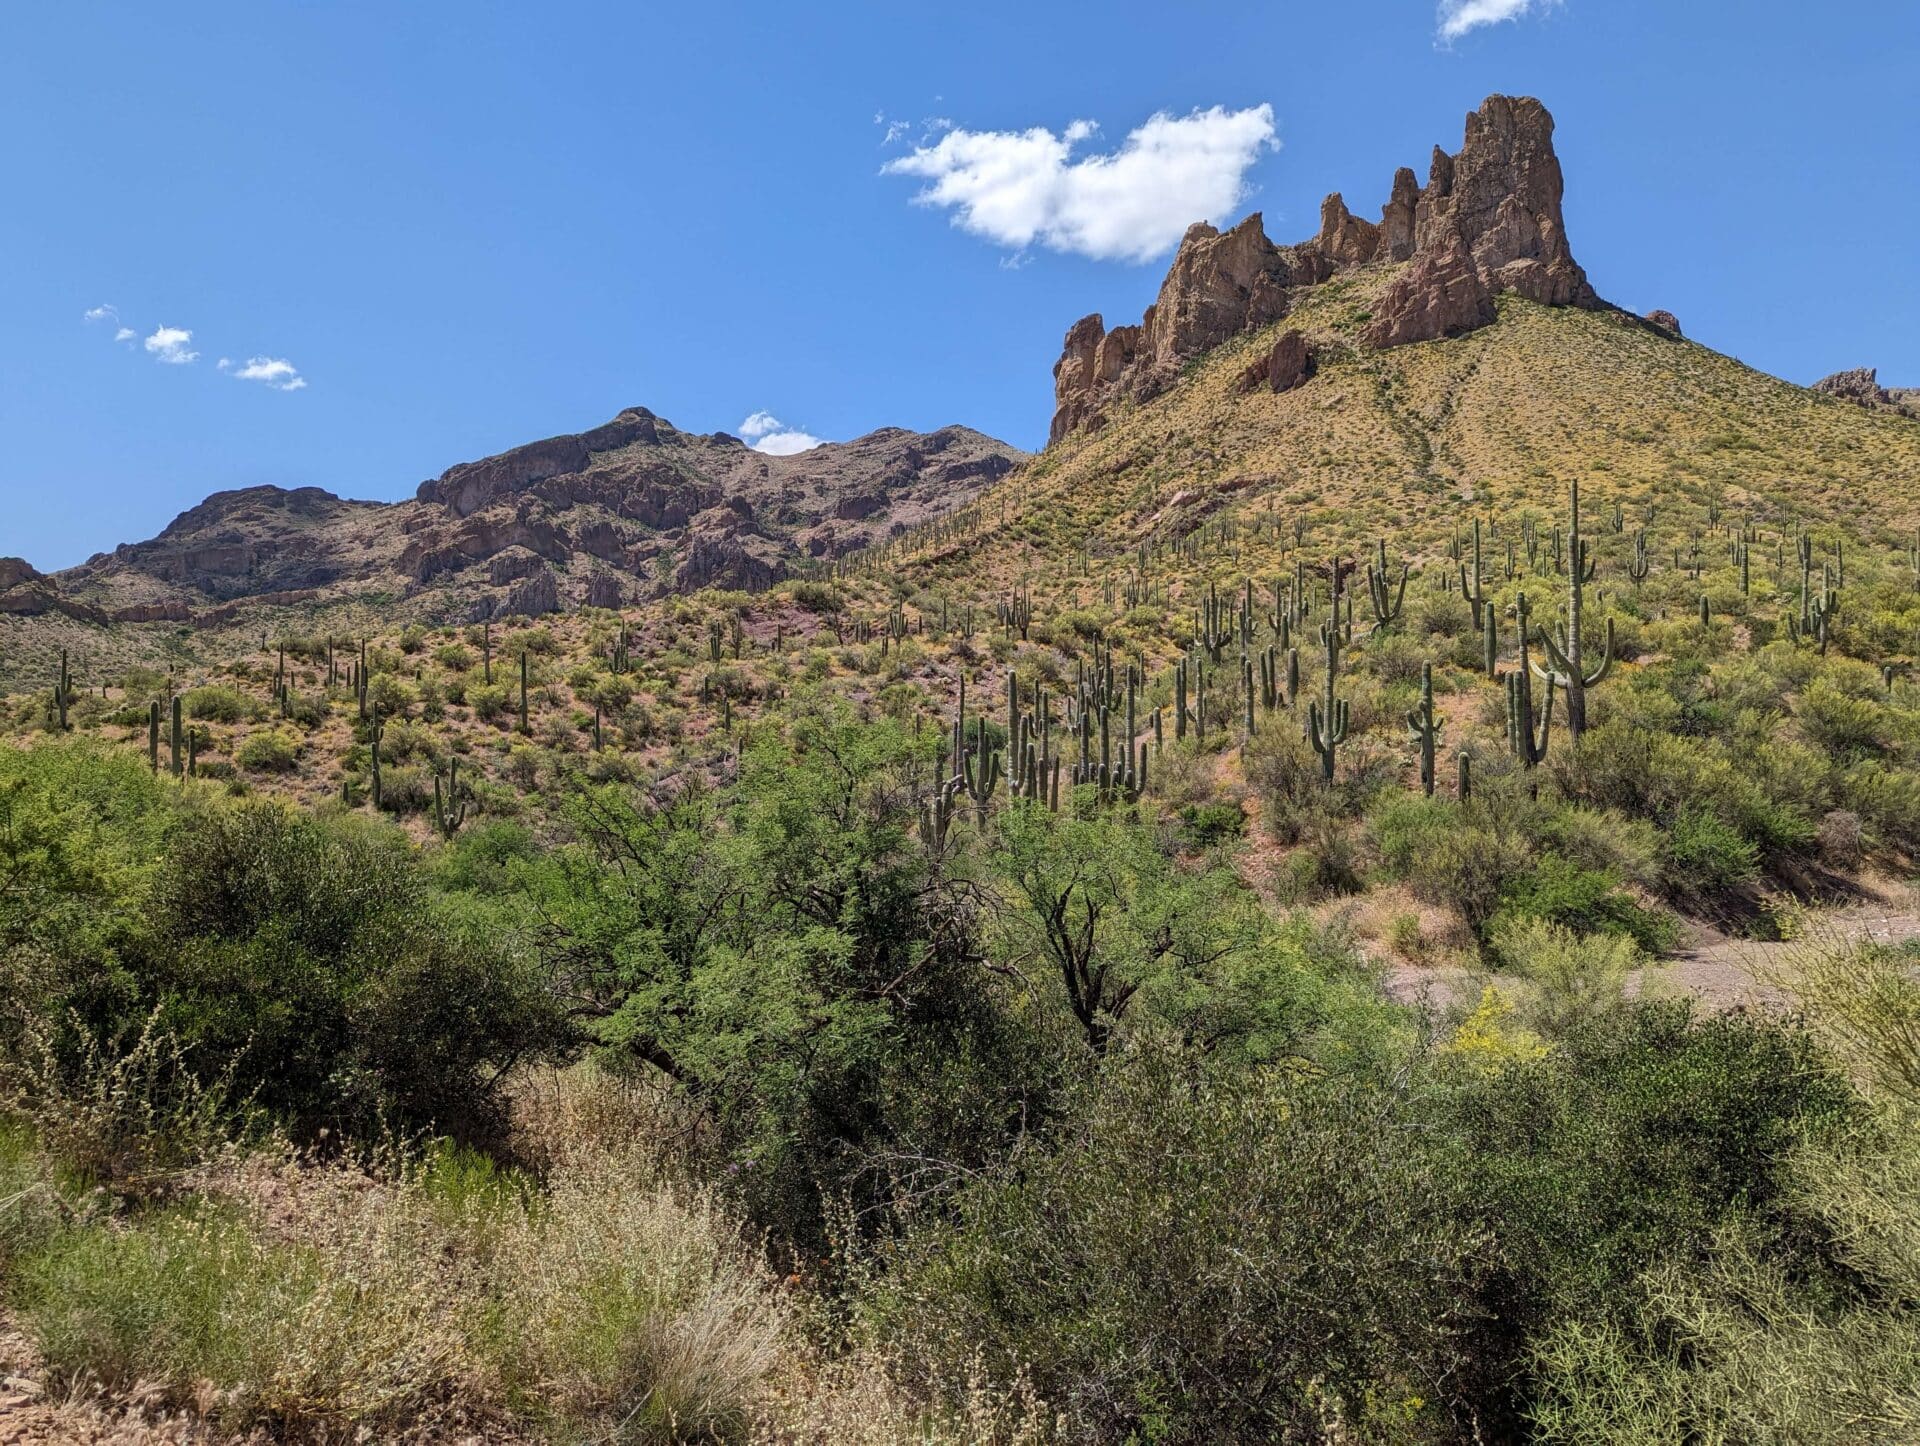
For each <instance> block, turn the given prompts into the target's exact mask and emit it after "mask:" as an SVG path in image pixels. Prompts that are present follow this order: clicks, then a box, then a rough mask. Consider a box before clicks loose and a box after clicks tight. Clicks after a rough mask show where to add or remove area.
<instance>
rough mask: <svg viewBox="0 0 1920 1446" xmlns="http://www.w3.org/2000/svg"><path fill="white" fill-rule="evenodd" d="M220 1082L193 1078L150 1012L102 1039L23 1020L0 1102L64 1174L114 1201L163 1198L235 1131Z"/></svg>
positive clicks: (236, 1118) (75, 1023)
mask: <svg viewBox="0 0 1920 1446" xmlns="http://www.w3.org/2000/svg"><path fill="white" fill-rule="evenodd" d="M55 1025H64V1026H68V1028H66V1029H64V1030H62V1029H57V1028H55V1027H54V1026H55ZM227 1086H228V1082H227V1080H226V1079H225V1078H223V1077H216V1078H214V1079H211V1080H208V1079H203V1078H201V1077H200V1076H198V1075H196V1074H195V1073H194V1072H193V1070H192V1069H191V1068H190V1067H189V1065H188V1062H187V1060H186V1057H185V1054H184V1052H183V1050H182V1049H181V1046H180V1042H179V1041H178V1040H177V1039H175V1038H174V1037H173V1036H172V1035H171V1034H169V1033H167V1032H166V1031H165V1030H164V1029H162V1028H161V1027H160V1022H159V1018H158V1015H157V1013H156V1014H154V1015H150V1016H148V1018H147V1019H146V1020H144V1021H142V1022H141V1023H140V1025H139V1026H138V1027H137V1028H132V1027H129V1028H127V1029H123V1030H121V1031H120V1032H118V1033H116V1034H114V1035H111V1036H109V1037H106V1038H100V1037H96V1036H93V1035H90V1034H89V1033H88V1032H87V1031H86V1029H85V1027H84V1025H82V1024H81V1022H80V1021H79V1020H77V1019H73V1018H69V1019H67V1020H60V1021H52V1022H49V1021H45V1020H41V1019H36V1018H32V1017H29V1019H28V1021H27V1023H26V1025H25V1028H24V1031H23V1037H22V1038H21V1039H19V1040H18V1041H17V1042H16V1044H15V1046H14V1049H13V1051H12V1058H11V1059H10V1060H8V1061H7V1062H6V1063H4V1064H0V1105H4V1106H5V1107H6V1109H8V1110H9V1111H11V1112H12V1113H13V1114H14V1115H15V1116H16V1117H17V1118H19V1119H21V1120H23V1121H25V1122H26V1123H27V1124H29V1125H30V1126H31V1127H33V1129H34V1131H35V1133H36V1134H37V1135H38V1138H39V1141H40V1144H41V1147H42V1148H43V1149H44V1150H45V1151H46V1152H47V1153H48V1154H49V1155H50V1156H51V1157H52V1159H53V1160H55V1161H56V1162H57V1163H58V1164H59V1167H60V1168H61V1169H62V1170H63V1171H65V1172H66V1173H67V1174H68V1175H69V1176H71V1177H72V1178H74V1179H76V1180H79V1181H82V1182H85V1183H86V1184H88V1185H99V1186H103V1187H105V1188H106V1189H108V1190H109V1191H111V1192H113V1193H114V1194H116V1195H131V1196H147V1195H160V1194H164V1193H166V1192H167V1191H168V1190H169V1189H170V1188H171V1186H172V1185H173V1183H174V1181H175V1179H176V1177H177V1176H178V1175H179V1174H180V1173H181V1172H183V1171H185V1170H187V1169H189V1168H191V1167H193V1166H194V1165H196V1164H198V1163H199V1162H200V1161H201V1160H203V1159H205V1158H206V1157H207V1156H209V1155H210V1154H211V1153H212V1152H213V1151H214V1150H215V1149H217V1148H218V1147H219V1146H220V1145H222V1144H224V1143H225V1142H227V1141H228V1140H230V1139H232V1138H235V1137H237V1136H238V1135H240V1134H241V1133H242V1132H243V1131H244V1129H245V1126H246V1114H247V1111H246V1108H245V1102H244V1101H241V1102H235V1101H234V1100H233V1099H232V1098H231V1094H230V1091H229V1089H228V1087H227Z"/></svg>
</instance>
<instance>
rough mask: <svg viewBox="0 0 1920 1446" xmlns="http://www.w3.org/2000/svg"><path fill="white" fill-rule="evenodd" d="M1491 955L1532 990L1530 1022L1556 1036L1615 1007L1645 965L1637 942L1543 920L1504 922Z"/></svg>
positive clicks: (1529, 919)
mask: <svg viewBox="0 0 1920 1446" xmlns="http://www.w3.org/2000/svg"><path fill="white" fill-rule="evenodd" d="M1492 947H1493V954H1494V957H1495V958H1497V959H1498V960H1499V961H1500V964H1501V966H1502V967H1503V968H1505V969H1507V970H1509V971H1510V972H1512V973H1513V974H1515V975H1517V976H1519V977H1520V978H1521V979H1524V980H1526V981H1527V983H1528V985H1530V986H1531V987H1530V989H1529V991H1528V995H1529V997H1528V999H1527V1001H1526V1003H1527V1008H1526V1015H1527V1022H1528V1023H1529V1024H1531V1025H1533V1026H1534V1027H1535V1028H1538V1029H1540V1030H1541V1031H1542V1032H1544V1033H1546V1034H1548V1035H1552V1036H1558V1035H1562V1034H1565V1033H1567V1032H1568V1031H1569V1030H1571V1029H1573V1028H1574V1027H1575V1026H1576V1025H1579V1024H1583V1023H1585V1022H1586V1021H1588V1020H1590V1019H1592V1018H1594V1017H1595V1016H1596V1015H1598V1014H1600V1013H1602V1012H1603V1011H1605V1010H1607V1009H1609V1008H1611V1007H1613V1006H1614V1005H1617V1004H1618V1003H1619V1002H1620V1000H1621V999H1622V998H1623V997H1624V995H1625V991H1626V985H1627V976H1628V975H1629V974H1630V973H1632V972H1633V970H1634V969H1635V967H1637V966H1638V965H1639V964H1640V962H1641V957H1640V950H1639V948H1638V947H1637V946H1636V945H1635V944H1634V942H1633V940H1632V939H1630V938H1627V937H1626V936H1624V935H1621V934H1609V933H1596V934H1586V935H1581V934H1576V933H1574V932H1573V931H1572V930H1571V929H1568V928H1565V927H1563V926H1561V925H1559V924H1554V923H1550V922H1548V921H1547V920H1545V919H1540V918H1534V917H1526V916H1521V917H1509V918H1506V919H1502V920H1501V921H1500V923H1499V924H1498V925H1497V926H1496V927H1495V929H1494V934H1493V944H1492Z"/></svg>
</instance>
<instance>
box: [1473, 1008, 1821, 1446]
mask: <svg viewBox="0 0 1920 1446" xmlns="http://www.w3.org/2000/svg"><path fill="white" fill-rule="evenodd" d="M1856 1109H1857V1106H1856V1103H1855V1096H1854V1095H1853V1093H1852V1091H1851V1090H1850V1089H1849V1088H1848V1087H1847V1085H1846V1083H1845V1081H1844V1080H1843V1079H1841V1078H1840V1077H1839V1075H1838V1074H1837V1073H1836V1072H1835V1070H1834V1069H1833V1067H1832V1065H1831V1062H1830V1061H1828V1060H1827V1059H1826V1058H1825V1056H1824V1055H1823V1054H1822V1052H1821V1051H1820V1050H1819V1048H1818V1047H1817V1046H1816V1044H1815V1043H1814V1041H1813V1039H1812V1037H1811V1036H1810V1035H1808V1034H1807V1033H1806V1032H1805V1031H1804V1030H1803V1029H1801V1028H1798V1027H1796V1026H1794V1025H1792V1024H1789V1023H1784V1022H1779V1021H1775V1020H1772V1019H1768V1018H1763V1017H1759V1016H1749V1015H1741V1014H1724V1015H1707V1016H1696V1015H1695V1013H1694V1011H1693V1009H1692V1007H1691V1006H1690V1005H1689V1004H1688V1003H1686V1002H1679V1001H1673V1002H1658V1003H1648V1002H1640V1003H1634V1004H1629V1005H1624V1006H1621V1007H1617V1008H1614V1009H1609V1010H1603V1011H1601V1012H1599V1013H1597V1014H1595V1015H1593V1016H1592V1017H1591V1018H1588V1019H1585V1020H1583V1021H1580V1022H1578V1023H1576V1024H1574V1025H1573V1026H1572V1027H1571V1028H1570V1029H1569V1030H1568V1031H1567V1032H1566V1033H1565V1034H1563V1035H1562V1036H1561V1037H1560V1039H1559V1040H1558V1041H1557V1043H1556V1046H1555V1048H1553V1049H1552V1050H1550V1051H1548V1052H1547V1053H1546V1054H1544V1055H1542V1056H1540V1057H1539V1058H1538V1059H1536V1060H1533V1061H1531V1062H1526V1063H1520V1064H1515V1065H1513V1066H1511V1067H1508V1068H1504V1069H1499V1070H1492V1071H1475V1072H1471V1073H1469V1074H1464V1075H1463V1076H1462V1077H1461V1078H1460V1081H1459V1083H1458V1086H1457V1091H1456V1092H1455V1093H1454V1094H1452V1095H1450V1096H1449V1097H1448V1098H1447V1104H1446V1108H1445V1111H1444V1114H1445V1118H1446V1120H1447V1124H1446V1126H1445V1128H1446V1130H1447V1132H1448V1134H1449V1136H1450V1138H1451V1139H1452V1140H1453V1142H1454V1146H1455V1147H1456V1148H1458V1149H1460V1150H1462V1151H1463V1152H1464V1156H1463V1158H1464V1161H1465V1164H1464V1168H1465V1169H1466V1171H1467V1173H1468V1174H1469V1176H1470V1177H1471V1183H1470V1185H1469V1199H1470V1200H1471V1202H1472V1205H1471V1211H1470V1214H1471V1217H1472V1218H1473V1219H1474V1220H1476V1221H1478V1222H1479V1223H1480V1225H1481V1226H1482V1227H1483V1228H1484V1229H1486V1230H1487V1231H1489V1232H1490V1233H1491V1234H1492V1236H1493V1237H1494V1245H1493V1259H1492V1262H1491V1269H1490V1271H1489V1273H1488V1275H1487V1276H1486V1277H1485V1278H1484V1281H1483V1284H1482V1289H1481V1293H1480V1297H1479V1298H1480V1304H1481V1307H1482V1309H1483V1310H1484V1312H1485V1314H1484V1315H1483V1316H1481V1317H1480V1323H1479V1326H1478V1328H1477V1339H1476V1342H1475V1344H1474V1346H1473V1354H1474V1366H1473V1369H1472V1370H1471V1371H1470V1372H1468V1373H1465V1374H1464V1375H1463V1378H1462V1380H1461V1382H1460V1386H1459V1390H1460V1394H1461V1395H1462V1397H1464V1398H1465V1399H1469V1400H1476V1401H1478V1402H1479V1403H1480V1405H1481V1414H1480V1417H1479V1420H1480V1425H1481V1428H1482V1429H1483V1430H1484V1431H1485V1432H1486V1433H1487V1434H1488V1435H1489V1436H1490V1437H1499V1438H1504V1437H1505V1436H1506V1435H1507V1434H1508V1433H1509V1432H1511V1431H1512V1430H1514V1429H1516V1428H1517V1420H1518V1418H1519V1417H1520V1416H1521V1415H1523V1414H1524V1412H1525V1410H1526V1408H1527V1407H1526V1402H1527V1400H1528V1398H1529V1395H1530V1393H1531V1391H1532V1390H1533V1379H1534V1377H1533V1371H1534V1366H1533V1364H1532V1362H1531V1351H1532V1347H1531V1345H1530V1341H1537V1340H1539V1339H1541V1338H1542V1337H1543V1336H1544V1334H1545V1333H1546V1332H1547V1331H1548V1330H1550V1329H1552V1328H1554V1326H1555V1325H1556V1324H1561V1325H1564V1324H1565V1323H1568V1322H1574V1321H1579V1322H1585V1323H1586V1324H1587V1326H1588V1327H1589V1328H1599V1326H1600V1324H1601V1323H1603V1322H1606V1321H1609V1320H1617V1319H1620V1318H1621V1317H1623V1316H1625V1315H1628V1314H1630V1312H1631V1311H1632V1310H1633V1309H1634V1307H1635V1304H1636V1302H1638V1301H1639V1300H1640V1299H1642V1298H1643V1297H1642V1295H1641V1293H1640V1290H1639V1287H1638V1286H1637V1282H1638V1281H1639V1280H1640V1278H1641V1277H1642V1275H1643V1273H1644V1272H1645V1271H1646V1270H1647V1269H1648V1268H1649V1267H1650V1265H1652V1264H1653V1263H1655V1262H1669V1263H1672V1264H1673V1265H1674V1266H1675V1267H1676V1268H1683V1269H1684V1268H1689V1267H1691V1266H1692V1265H1695V1264H1697V1263H1698V1262H1699V1261H1701V1260H1703V1259H1705V1258H1706V1257H1707V1256H1708V1255H1709V1254H1710V1252H1711V1251H1712V1250H1713V1248H1714V1243H1715V1240H1716V1239H1717V1238H1718V1235H1719V1233H1720V1232H1721V1231H1722V1230H1723V1229H1725V1228H1727V1227H1729V1226H1731V1225H1734V1224H1736V1223H1737V1222H1739V1221H1741V1220H1757V1221H1762V1222H1765V1221H1769V1220H1783V1219H1787V1218H1790V1217H1791V1216H1792V1214H1793V1203H1792V1200H1791V1198H1790V1191H1791V1172H1790V1159H1791V1155H1792V1151H1793V1150H1794V1149H1795V1148H1796V1147H1797V1145H1798V1142H1799V1141H1800V1140H1801V1139H1803V1138H1807V1137H1810V1136H1812V1137H1818V1136H1821V1135H1824V1134H1830V1133H1831V1132H1833V1131H1835V1130H1839V1129H1842V1128H1844V1127H1845V1126H1846V1125H1847V1123H1848V1122H1849V1121H1850V1120H1851V1119H1853V1118H1854V1116H1855V1112H1856ZM1801 1258H1802V1259H1804V1258H1805V1257H1804V1256H1803V1257H1801ZM1503 1403H1504V1404H1503ZM1503 1417H1504V1418H1505V1419H1504V1420H1503Z"/></svg>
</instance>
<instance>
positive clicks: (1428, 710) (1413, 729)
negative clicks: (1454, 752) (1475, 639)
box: [1407, 663, 1446, 798]
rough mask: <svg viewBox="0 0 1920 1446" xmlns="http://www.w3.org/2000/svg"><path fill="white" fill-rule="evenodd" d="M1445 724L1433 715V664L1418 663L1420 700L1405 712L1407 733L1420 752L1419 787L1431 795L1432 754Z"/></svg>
mask: <svg viewBox="0 0 1920 1446" xmlns="http://www.w3.org/2000/svg"><path fill="white" fill-rule="evenodd" d="M1445 727H1446V725H1445V724H1444V723H1442V722H1441V721H1440V719H1439V718H1437V717H1436V716H1434V711H1433V664H1432V663H1422V664H1421V665H1420V701H1419V703H1418V704H1417V705H1416V706H1415V707H1414V708H1413V709H1411V710H1410V711H1409V712H1408V714H1407V733H1408V735H1409V736H1410V737H1411V738H1412V739H1413V743H1414V747H1415V748H1417V749H1418V750H1419V752H1420V787H1421V789H1422V790H1423V791H1424V792H1425V793H1426V795H1427V797H1428V798H1432V797H1433V754H1434V748H1435V746H1436V745H1437V744H1438V743H1439V742H1440V734H1441V732H1442V731H1443V730H1444V729H1445Z"/></svg>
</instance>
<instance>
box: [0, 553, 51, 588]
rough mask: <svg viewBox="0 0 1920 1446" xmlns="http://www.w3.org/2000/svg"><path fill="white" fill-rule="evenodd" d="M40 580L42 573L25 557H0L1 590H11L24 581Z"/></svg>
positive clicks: (41, 579)
mask: <svg viewBox="0 0 1920 1446" xmlns="http://www.w3.org/2000/svg"><path fill="white" fill-rule="evenodd" d="M40 581H43V578H42V577H41V574H40V573H39V572H37V571H36V570H35V569H34V567H33V564H32V563H30V562H28V561H27V560H26V559H25V558H24V557H0V592H10V591H11V590H12V589H14V588H16V587H19V586H20V584H21V583H23V582H40Z"/></svg>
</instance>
